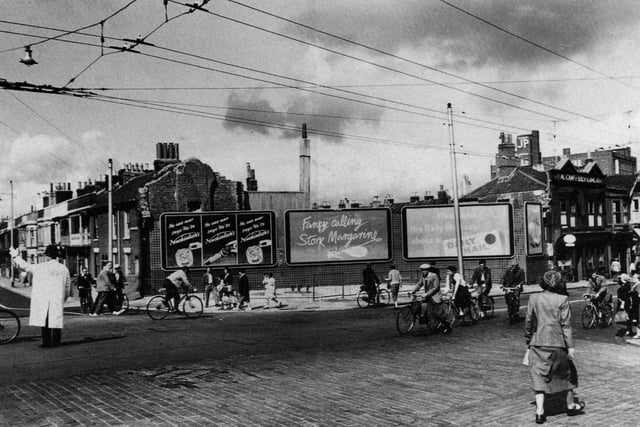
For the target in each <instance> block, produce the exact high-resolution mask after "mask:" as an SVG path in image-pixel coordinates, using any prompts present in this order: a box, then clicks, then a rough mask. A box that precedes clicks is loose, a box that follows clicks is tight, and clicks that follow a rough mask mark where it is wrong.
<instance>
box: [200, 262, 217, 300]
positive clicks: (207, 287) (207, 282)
mask: <svg viewBox="0 0 640 427" xmlns="http://www.w3.org/2000/svg"><path fill="white" fill-rule="evenodd" d="M202 286H203V287H204V306H205V307H209V299H210V297H211V295H212V294H213V304H214V305H215V306H218V305H220V304H219V297H218V291H217V289H216V287H215V282H214V277H213V273H211V269H210V268H207V271H206V272H205V273H204V274H203V275H202Z"/></svg>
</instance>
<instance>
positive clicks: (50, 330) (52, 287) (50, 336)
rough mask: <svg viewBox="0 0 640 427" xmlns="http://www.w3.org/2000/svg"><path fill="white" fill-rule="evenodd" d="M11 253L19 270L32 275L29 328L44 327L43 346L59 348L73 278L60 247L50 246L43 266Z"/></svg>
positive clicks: (13, 250) (12, 251) (46, 249)
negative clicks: (59, 249) (63, 259)
mask: <svg viewBox="0 0 640 427" xmlns="http://www.w3.org/2000/svg"><path fill="white" fill-rule="evenodd" d="M10 254H11V257H12V258H13V262H14V263H15V264H16V266H18V268H20V269H21V270H25V271H28V272H31V274H32V282H31V285H32V286H33V289H32V291H31V306H30V310H29V325H30V326H39V327H40V331H41V334H42V344H41V345H40V347H57V346H59V345H60V342H61V340H62V327H63V323H64V322H63V319H64V302H65V301H66V300H67V298H69V295H70V293H71V276H70V274H69V270H68V269H67V267H65V266H64V265H63V264H61V263H59V262H58V248H57V247H56V246H55V245H48V246H47V247H46V248H45V251H44V256H45V258H46V261H45V262H42V263H39V264H29V263H27V261H25V260H24V259H22V258H21V257H20V256H19V255H20V252H19V251H18V250H17V249H15V248H11V250H10Z"/></svg>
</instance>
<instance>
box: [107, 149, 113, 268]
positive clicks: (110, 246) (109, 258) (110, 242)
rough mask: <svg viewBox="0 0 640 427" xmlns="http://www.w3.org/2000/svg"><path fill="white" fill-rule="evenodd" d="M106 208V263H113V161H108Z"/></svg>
mask: <svg viewBox="0 0 640 427" xmlns="http://www.w3.org/2000/svg"><path fill="white" fill-rule="evenodd" d="M107 186H108V193H109V197H108V207H107V217H108V222H107V224H108V226H107V228H108V230H107V233H108V238H107V242H108V244H107V251H109V255H108V256H107V261H113V159H109V177H108V182H107Z"/></svg>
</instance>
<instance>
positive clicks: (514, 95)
mask: <svg viewBox="0 0 640 427" xmlns="http://www.w3.org/2000/svg"><path fill="white" fill-rule="evenodd" d="M169 1H171V2H172V3H176V4H180V5H182V6H186V7H189V5H188V4H184V3H180V2H178V1H175V0H169ZM199 10H202V11H203V12H205V13H208V14H210V15H212V16H215V17H218V18H221V19H225V20H228V21H231V22H235V23H238V24H240V25H244V26H248V27H250V28H254V29H257V30H259V31H263V32H266V33H268V34H272V35H275V36H278V37H282V38H285V39H288V40H292V41H295V42H297V43H302V44H304V45H308V46H312V47H315V48H317V49H321V50H324V51H327V52H330V53H333V54H336V55H339V56H343V57H345V58H349V59H353V60H355V61H359V62H363V63H365V64H368V65H372V66H374V67H377V68H381V69H384V70H387V71H392V72H395V73H398V74H402V75H405V76H409V77H412V78H415V79H418V80H422V81H425V82H429V83H433V84H435V85H438V86H441V87H444V88H448V89H451V90H453V91H457V92H461V93H465V94H467V95H471V96H474V97H477V98H480V99H484V100H486V101H491V102H494V103H498V104H501V105H505V106H508V107H511V108H516V109H519V110H522V111H527V112H530V113H533V114H538V115H541V116H545V117H548V118H551V119H555V120H560V121H565V120H566V119H563V118H560V117H556V116H551V115H549V114H545V113H542V112H539V111H536V110H532V109H530V108H526V107H522V106H518V105H515V104H512V103H509V102H505V101H500V100H498V99H495V98H491V97H488V96H485V95H481V94H478V93H475V92H470V91H466V90H463V89H460V88H455V87H451V86H449V85H447V84H444V83H440V82H437V81H435V80H430V79H427V78H425V77H421V76H418V75H415V74H411V73H407V72H405V71H402V70H398V69H395V68H393V67H389V66H386V65H382V64H378V63H376V62H374V61H369V60H366V59H363V58H358V57H356V56H353V55H350V54H347V53H344V52H340V51H337V50H335V49H330V48H327V47H324V46H321V45H319V44H316V43H312V42H308V41H306V40H302V39H298V38H296V37H292V36H288V35H286V34H283V33H279V32H277V31H273V30H269V29H267V28H264V27H260V26H258V25H254V24H250V23H248V22H244V21H241V20H239V19H235V18H231V17H228V16H225V15H221V14H219V13H216V12H211V11H210V10H206V9H199ZM283 19H284V18H283ZM334 37H337V36H334ZM354 44H357V43H354ZM363 46H364V45H363ZM370 49H372V50H376V49H375V48H370ZM381 52H382V51H381ZM387 55H391V56H394V55H392V54H387ZM394 57H395V56H394ZM398 59H401V60H405V59H404V58H402V57H398ZM406 61H408V62H412V61H410V60H406ZM416 64H418V65H421V66H424V67H427V68H430V67H429V66H426V65H424V64H419V63H416ZM431 68H432V67H431ZM434 71H438V72H442V73H445V74H447V75H451V76H454V77H456V78H459V79H462V80H467V79H465V78H463V77H460V76H455V75H453V74H450V73H446V72H443V71H441V70H437V69H434ZM469 81H472V80H469ZM476 84H479V83H477V82H476ZM486 87H487V88H489V89H492V90H495V91H498V92H503V93H505V94H508V95H510V96H513V97H516V98H519V99H521V100H526V101H529V102H532V103H535V104H538V105H541V106H544V107H546V108H551V109H554V110H557V111H562V112H564V113H568V114H571V115H574V116H577V117H582V118H585V119H589V120H594V119H593V118H591V117H588V116H585V115H582V114H580V113H576V112H573V111H569V110H566V109H563V108H560V107H555V106H553V105H550V104H546V103H543V102H541V101H536V100H530V99H528V98H526V97H523V96H521V95H517V94H513V93H510V92H507V91H502V90H500V89H497V88H492V87H491V86H486Z"/></svg>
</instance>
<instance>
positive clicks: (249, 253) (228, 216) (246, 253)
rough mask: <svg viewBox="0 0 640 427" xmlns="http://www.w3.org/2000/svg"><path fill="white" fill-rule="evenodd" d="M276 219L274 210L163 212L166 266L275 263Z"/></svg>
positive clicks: (162, 228) (234, 265) (163, 252)
mask: <svg viewBox="0 0 640 427" xmlns="http://www.w3.org/2000/svg"><path fill="white" fill-rule="evenodd" d="M275 219H276V218H275V213H274V212H271V211H238V212H198V213H195V212H194V213H166V214H162V215H160V242H161V245H160V252H161V258H162V269H163V270H172V269H176V268H180V267H189V268H207V267H211V268H218V267H220V268H221V267H225V266H227V267H231V266H233V267H238V266H245V267H252V266H256V267H257V266H273V265H275V264H276V253H275V252H276V241H275V239H276V230H275V223H276V222H275Z"/></svg>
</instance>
